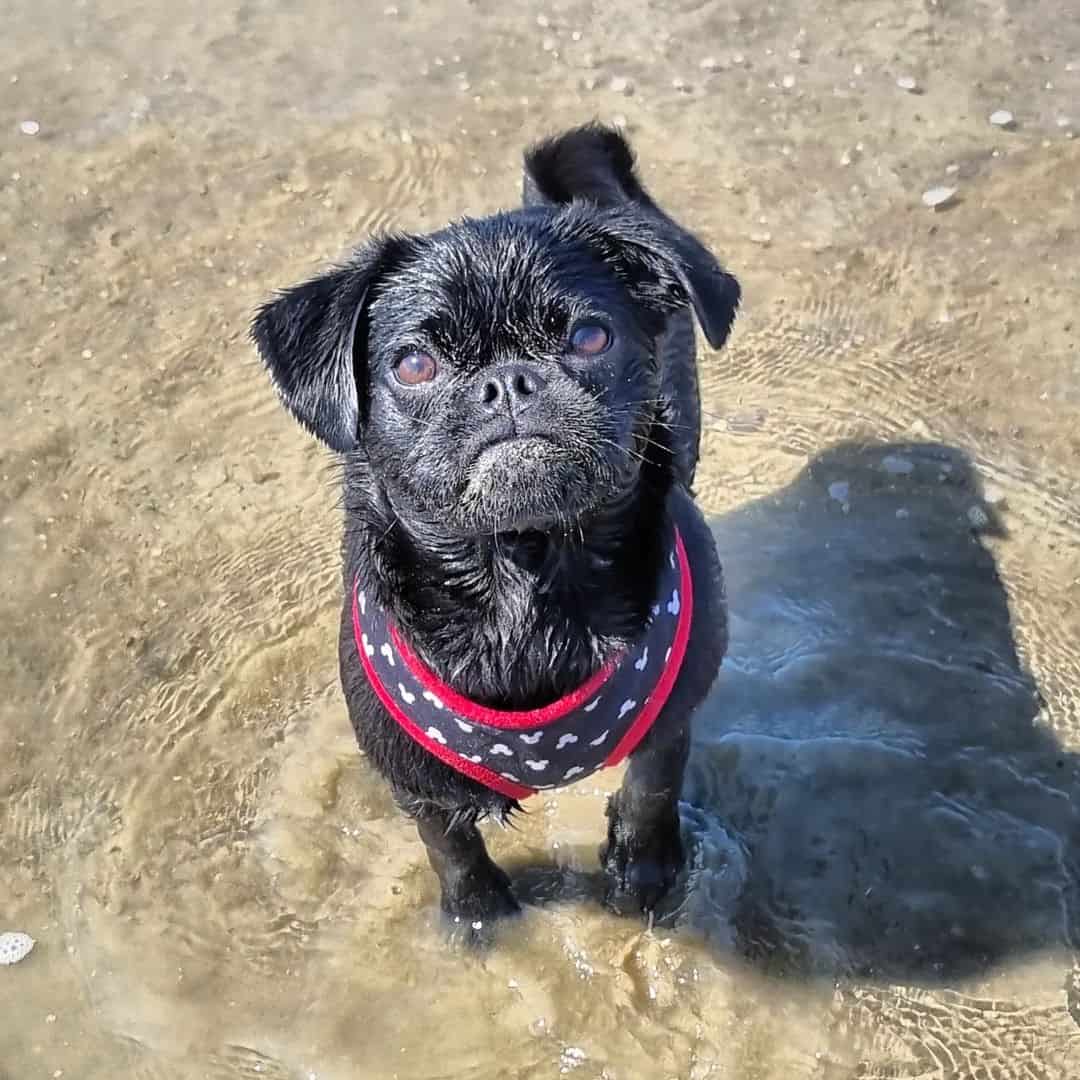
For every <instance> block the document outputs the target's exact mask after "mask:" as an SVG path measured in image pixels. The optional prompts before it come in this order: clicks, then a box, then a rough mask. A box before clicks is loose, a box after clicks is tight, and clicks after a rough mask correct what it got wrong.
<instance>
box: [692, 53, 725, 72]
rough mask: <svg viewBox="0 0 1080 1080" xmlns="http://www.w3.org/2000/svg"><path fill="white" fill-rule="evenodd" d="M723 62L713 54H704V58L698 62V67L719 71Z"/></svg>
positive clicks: (703, 69) (704, 69)
mask: <svg viewBox="0 0 1080 1080" xmlns="http://www.w3.org/2000/svg"><path fill="white" fill-rule="evenodd" d="M723 66H724V65H723V64H721V63H720V61H719V60H718V59H717V58H716V57H715V56H706V57H705V59H704V60H702V61H701V63H700V64H698V67H699V68H701V70H702V71H720V70H721V69H722V68H723Z"/></svg>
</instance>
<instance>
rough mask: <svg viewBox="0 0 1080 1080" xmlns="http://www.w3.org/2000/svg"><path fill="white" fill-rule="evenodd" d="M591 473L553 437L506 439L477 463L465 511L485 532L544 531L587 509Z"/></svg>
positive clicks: (487, 448)
mask: <svg viewBox="0 0 1080 1080" xmlns="http://www.w3.org/2000/svg"><path fill="white" fill-rule="evenodd" d="M585 471H587V470H583V463H582V462H581V461H578V460H576V459H575V458H574V456H573V455H572V454H570V453H569V452H568V451H567V449H566V448H565V447H563V446H560V445H559V444H558V443H557V442H556V441H555V440H554V439H552V438H550V437H548V436H545V435H533V434H528V435H510V436H505V437H503V438H500V439H496V440H494V441H491V442H489V443H487V445H485V446H483V447H482V448H481V450H480V451H479V453H478V454H477V455H476V457H475V458H474V459H473V462H472V464H471V466H470V467H469V470H468V480H467V482H466V485H465V490H464V491H463V492H462V496H461V504H460V505H461V508H462V510H464V512H465V514H466V516H467V518H468V519H469V520H470V521H471V522H472V523H473V524H474V525H475V527H476V528H477V530H478V531H479V532H485V533H486V532H492V531H496V532H520V531H544V530H546V529H548V528H550V527H551V526H552V525H554V524H555V523H556V522H558V521H560V520H564V521H565V520H566V519H568V518H572V517H574V516H576V515H577V514H578V513H579V512H581V510H582V509H584V507H583V506H582V505H581V503H582V499H583V498H584V496H585V494H586V492H587V490H588V489H589V488H590V486H591V485H590V484H589V482H588V478H587V477H586V476H585V475H584V472H585Z"/></svg>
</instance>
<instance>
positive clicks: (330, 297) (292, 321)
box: [251, 237, 407, 453]
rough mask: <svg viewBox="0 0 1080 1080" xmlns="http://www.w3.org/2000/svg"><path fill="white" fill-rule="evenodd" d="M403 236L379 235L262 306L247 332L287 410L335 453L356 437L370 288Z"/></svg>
mask: <svg viewBox="0 0 1080 1080" xmlns="http://www.w3.org/2000/svg"><path fill="white" fill-rule="evenodd" d="M406 250H407V238H405V237H383V238H380V239H378V240H374V241H372V242H371V243H370V244H368V245H367V246H366V247H364V248H362V249H360V250H359V251H358V252H357V253H356V254H355V255H354V256H353V257H352V258H351V259H349V260H348V262H346V263H345V264H343V265H341V266H338V267H335V268H333V269H332V270H329V271H327V272H326V273H324V274H321V275H319V276H318V277H316V278H312V279H311V280H310V281H305V282H303V283H302V284H300V285H294V286H293V287H292V288H289V289H285V290H284V291H282V292H280V293H278V294H277V296H275V297H274V299H272V300H270V301H268V302H267V303H265V304H264V305H263V306H262V307H261V308H259V310H258V312H257V313H256V315H255V318H254V320H253V321H252V324H251V337H252V339H253V340H254V342H255V344H256V346H257V347H258V350H259V354H260V356H261V357H262V360H263V363H265V364H266V367H267V369H268V370H269V372H270V377H271V378H272V379H273V381H274V385H275V387H276V388H277V391H278V394H279V395H280V397H281V400H282V402H283V404H284V405H285V407H286V408H287V409H288V410H289V412H291V413H292V414H293V416H295V417H296V419H297V420H299V421H300V423H301V424H303V425H304V427H305V428H307V429H308V431H310V432H311V433H312V434H313V435H315V436H316V438H318V439H321V440H322V441H323V442H324V443H326V445H327V446H329V447H330V448H331V449H333V450H337V451H338V452H340V453H348V451H350V450H354V449H355V448H356V447H357V445H358V444H359V440H360V404H361V402H360V394H361V386H362V385H363V368H364V365H365V363H366V361H367V309H368V306H369V304H370V303H371V300H372V299H373V290H375V289H376V288H377V287H378V284H379V282H380V280H381V279H382V278H384V277H385V275H387V274H388V273H390V272H391V271H392V270H393V268H394V267H395V266H396V265H398V264H399V263H400V262H401V259H402V258H403V256H404V254H405V252H406Z"/></svg>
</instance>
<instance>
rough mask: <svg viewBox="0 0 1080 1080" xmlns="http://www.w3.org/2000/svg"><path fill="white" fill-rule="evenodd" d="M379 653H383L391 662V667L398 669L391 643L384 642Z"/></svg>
mask: <svg viewBox="0 0 1080 1080" xmlns="http://www.w3.org/2000/svg"><path fill="white" fill-rule="evenodd" d="M379 652H381V653H382V654H383V656H385V657H386V659H387V660H389V661H390V666H391V667H396V663H395V661H394V650H393V649H391V648H390V642H388V641H384V642H383V643H382V644H381V645H380V646H379Z"/></svg>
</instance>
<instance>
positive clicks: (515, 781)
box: [499, 772, 521, 784]
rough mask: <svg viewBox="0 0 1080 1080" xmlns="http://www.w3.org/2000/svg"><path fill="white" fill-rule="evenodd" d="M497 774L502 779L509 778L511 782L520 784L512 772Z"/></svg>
mask: <svg viewBox="0 0 1080 1080" xmlns="http://www.w3.org/2000/svg"><path fill="white" fill-rule="evenodd" d="M499 775H500V776H501V777H503V778H504V779H506V780H510V781H511V782H512V783H515V784H520V783H521V781H520V780H519V779H518V778H517V777H516V776H515V775H514V774H513V773H512V772H501V773H499Z"/></svg>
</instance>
